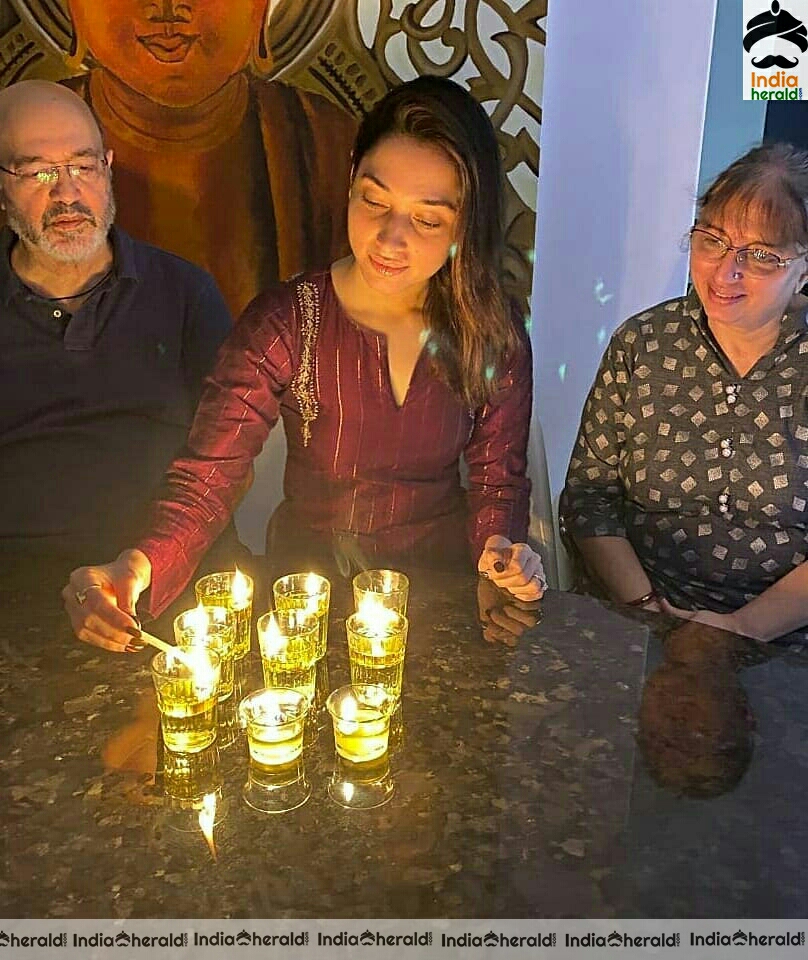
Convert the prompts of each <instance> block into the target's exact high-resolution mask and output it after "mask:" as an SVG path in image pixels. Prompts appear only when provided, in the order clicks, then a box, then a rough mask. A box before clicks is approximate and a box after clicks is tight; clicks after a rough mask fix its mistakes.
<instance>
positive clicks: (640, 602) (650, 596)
mask: <svg viewBox="0 0 808 960" xmlns="http://www.w3.org/2000/svg"><path fill="white" fill-rule="evenodd" d="M652 600H659V595H658V594H657V592H656V590H651V592H650V593H646V594H645V596H643V597H637V599H636V600H626V606H627V607H644V606H645V604H646V603H650V602H651V601H652Z"/></svg>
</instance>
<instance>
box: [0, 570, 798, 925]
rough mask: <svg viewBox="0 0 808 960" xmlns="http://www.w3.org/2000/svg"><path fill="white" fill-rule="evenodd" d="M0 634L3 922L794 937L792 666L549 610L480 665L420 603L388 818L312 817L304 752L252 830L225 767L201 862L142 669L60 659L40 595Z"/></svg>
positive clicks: (333, 674) (316, 757) (586, 604)
mask: <svg viewBox="0 0 808 960" xmlns="http://www.w3.org/2000/svg"><path fill="white" fill-rule="evenodd" d="M11 579H12V580H13V579H14V577H13V575H12V577H11ZM350 599H351V598H350V594H349V587H348V585H347V584H346V583H344V582H335V583H334V587H333V592H332V603H331V623H330V633H329V652H328V667H329V674H330V686H331V688H334V687H336V686H338V685H340V684H342V683H344V682H347V680H348V666H347V648H346V639H345V628H344V618H345V616H346V615H347V614H348V613H349V612H350V609H349V604H350ZM0 612H2V617H0V723H2V728H3V738H2V748H1V749H0V802H2V805H3V809H4V818H3V832H4V837H3V870H2V874H0V911H2V915H3V916H7V917H10V916H17V917H54V918H60V917H64V918H79V917H189V918H190V917H235V918H240V917H368V918H373V917H375V918H382V917H472V918H473V917H539V916H548V917H565V916H603V917H609V916H643V915H647V916H678V915H681V916H700V915H706V916H722V915H723V916H744V915H746V916H763V915H766V916H771V917H778V916H797V915H802V913H804V887H805V884H804V875H805V867H804V864H805V863H806V859H807V858H806V856H805V854H806V852H808V834H806V831H805V829H804V828H803V827H802V825H801V819H802V818H801V817H800V813H801V809H800V805H799V800H800V799H801V798H802V795H803V791H804V788H805V787H806V786H808V749H807V747H806V745H808V721H807V720H806V717H805V710H804V706H803V704H804V701H805V684H806V681H808V672H806V671H805V669H804V667H805V666H806V664H807V663H808V659H806V658H804V656H803V655H802V653H801V652H800V651H795V650H781V649H778V650H775V649H774V648H763V647H759V646H758V645H755V644H751V643H747V642H744V641H740V640H735V639H732V638H728V637H727V636H726V635H723V634H719V635H717V637H716V636H715V635H709V632H708V635H705V634H704V632H703V631H702V632H698V631H697V632H696V634H693V633H692V632H691V634H690V635H688V634H687V631H685V633H684V635H683V636H682V632H681V631H680V634H679V639H678V640H676V638H675V642H670V641H666V643H665V645H664V647H663V641H662V638H663V636H664V635H665V634H666V633H667V632H668V631H669V630H670V628H671V626H672V625H671V623H670V622H669V621H667V620H665V619H664V618H662V617H659V616H654V615H649V614H644V615H643V614H640V615H637V614H627V613H626V612H625V611H620V610H616V609H609V608H608V607H607V606H604V605H603V604H601V603H600V602H599V601H597V600H594V599H591V598H583V597H578V596H575V595H572V594H568V593H558V592H552V591H551V592H550V593H549V594H548V595H547V597H546V598H545V600H544V601H543V602H542V604H541V611H540V616H541V619H540V622H538V623H536V624H535V625H534V626H529V627H527V628H526V629H525V632H524V633H523V635H522V636H521V637H520V638H519V640H518V643H517V645H516V646H515V647H513V648H508V647H505V646H503V645H499V644H497V645H492V644H487V643H485V642H484V641H483V639H482V638H481V634H480V627H479V623H478V603H477V581H476V578H473V577H462V576H443V575H436V574H434V573H432V574H430V575H426V574H425V575H423V576H422V577H414V578H413V582H412V586H411V592H410V605H409V615H410V621H411V625H410V635H409V641H408V649H407V659H406V665H405V674H404V692H403V698H402V723H401V725H400V728H398V729H397V730H396V733H395V741H394V747H393V749H392V752H391V766H392V770H393V776H394V779H395V782H396V792H395V794H394V796H393V798H392V800H391V801H390V802H389V803H388V804H386V805H385V806H382V807H379V808H378V809H376V810H370V811H353V810H345V809H343V808H341V807H339V806H337V805H336V804H335V803H334V802H333V801H331V800H330V799H329V798H328V796H327V794H326V785H327V782H328V779H329V777H330V775H331V770H332V767H333V753H334V747H333V736H332V734H331V732H330V730H329V729H327V728H324V729H322V730H321V731H320V734H319V739H318V740H317V742H316V743H315V744H314V745H313V746H312V747H310V748H309V750H308V751H307V754H306V760H305V762H306V770H307V774H308V776H309V779H310V780H311V783H312V787H313V789H312V796H311V799H310V800H309V801H308V803H306V804H305V805H304V806H302V807H300V808H299V809H298V810H295V811H292V812H289V813H285V814H280V815H266V814H260V813H257V812H256V811H254V810H252V809H250V808H248V807H247V806H246V805H245V804H244V802H243V800H242V798H241V788H242V785H243V783H244V781H245V779H246V769H247V764H246V758H245V748H244V745H243V742H241V741H239V742H237V743H236V744H234V745H233V746H230V747H227V748H225V749H222V750H220V751H218V754H219V756H218V765H217V766H216V767H215V768H213V769H206V770H205V771H204V773H203V774H200V776H202V778H203V779H204V777H205V776H208V777H209V778H212V780H213V781H215V782H217V783H219V784H221V788H222V789H221V793H222V802H221V803H220V809H219V812H220V814H223V816H222V817H221V819H220V821H219V822H218V824H217V826H216V847H217V854H218V859H217V860H215V861H214V859H213V857H212V856H211V853H210V851H209V850H208V847H207V845H206V843H205V841H204V839H203V837H202V835H201V833H200V831H199V829H198V827H197V826H196V820H195V811H193V810H188V809H183V802H182V801H179V800H177V798H176V796H175V797H174V799H172V798H171V797H169V796H167V794H166V791H167V790H168V791H169V792H173V793H174V794H175V795H176V794H179V793H181V792H182V789H183V788H182V783H183V781H182V778H181V777H178V776H177V771H176V765H172V764H171V763H170V762H169V763H166V759H167V758H166V757H165V752H164V750H163V749H162V747H161V744H159V742H158V741H159V735H158V723H157V720H156V714H155V707H154V697H153V693H152V683H151V678H150V674H149V669H148V663H149V659H150V656H149V653H148V652H144V653H143V654H138V655H135V656H130V657H117V656H114V655H112V654H108V653H106V652H105V651H101V650H96V649H94V648H90V647H88V646H85V645H83V644H81V643H79V642H78V641H76V640H75V639H74V638H73V637H72V635H71V634H70V631H69V628H68V624H67V621H66V618H65V617H64V614H63V612H62V610H61V606H60V602H59V599H58V592H57V591H56V590H55V589H54V590H45V589H44V587H41V588H38V589H37V591H36V592H35V591H34V590H33V589H32V588H30V587H29V586H27V585H25V584H18V585H15V584H14V583H11V584H8V585H6V586H3V587H0ZM258 612H262V611H258V610H256V613H258ZM522 619H525V620H526V621H528V622H529V621H530V617H529V616H528V617H522ZM533 619H536V617H535V616H534V617H533ZM157 629H158V628H155V630H157ZM160 629H161V630H162V632H161V633H160V635H161V636H165V637H166V638H168V637H169V633H168V632H167V631H166V629H165V624H163V625H162V627H161V628H160ZM688 629H691V630H692V628H688ZM250 671H251V675H252V678H253V679H252V681H251V682H252V685H256V686H257V685H258V683H259V680H258V674H259V673H260V664H259V663H256V662H255V661H254V660H253V661H252V662H251V663H250ZM646 674H648V676H649V677H650V678H652V681H649V683H648V684H647V685H646V687H645V694H643V682H644V678H645V676H646ZM682 691H684V693H683V692H682ZM739 691H740V693H739ZM716 705H718V706H716ZM722 705H723V706H722ZM641 728H642V729H641ZM705 740H707V741H708V742H709V744H710V748H709V749H708V750H707V751H705V750H704V748H703V744H704V742H705ZM657 748H659V749H657ZM702 754H705V755H704V756H702ZM170 759H171V758H170V757H169V758H168V760H169V761H170ZM202 765H203V761H202V760H200V761H199V763H198V764H197V766H200V767H201V766H202ZM725 768H726V769H725ZM730 768H731V770H730ZM727 771H729V772H727ZM187 786H188V789H189V790H190V792H193V790H191V785H187ZM694 793H695V794H696V795H694ZM185 806H187V804H185ZM705 897H707V898H708V900H707V906H706V908H705V900H704V898H705Z"/></svg>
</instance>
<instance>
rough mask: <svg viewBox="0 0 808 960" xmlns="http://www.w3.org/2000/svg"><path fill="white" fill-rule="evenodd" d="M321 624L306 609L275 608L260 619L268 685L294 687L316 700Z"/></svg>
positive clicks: (264, 665)
mask: <svg viewBox="0 0 808 960" xmlns="http://www.w3.org/2000/svg"><path fill="white" fill-rule="evenodd" d="M318 637H319V626H318V622H317V617H316V616H315V615H314V614H313V613H307V612H306V611H305V610H273V611H272V613H265V614H264V615H263V616H262V617H260V618H259V620H258V644H259V646H260V648H261V664H262V666H263V670H264V685H265V686H266V687H270V688H272V687H291V688H292V689H293V690H298V691H300V693H302V694H304V695H305V696H306V697H307V698H308V700H309V703H313V702H314V690H315V679H316V667H317V644H318Z"/></svg>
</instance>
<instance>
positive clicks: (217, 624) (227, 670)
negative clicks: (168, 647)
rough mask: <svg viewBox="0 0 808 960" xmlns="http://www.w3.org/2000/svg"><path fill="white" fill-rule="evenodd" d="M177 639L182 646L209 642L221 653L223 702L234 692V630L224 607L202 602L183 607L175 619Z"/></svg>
mask: <svg viewBox="0 0 808 960" xmlns="http://www.w3.org/2000/svg"><path fill="white" fill-rule="evenodd" d="M174 640H175V642H176V644H177V646H178V647H179V648H180V649H181V650H190V649H192V648H193V647H195V646H203V647H205V646H207V647H210V648H211V649H212V650H215V651H216V653H218V654H219V660H220V662H221V671H220V678H219V691H218V698H219V701H220V702H221V701H222V700H226V699H227V698H228V697H230V696H232V694H233V660H234V655H235V631H234V629H233V623H232V620H231V618H230V616H229V614H228V611H227V610H226V609H225V608H224V607H210V606H204V605H203V604H201V603H200V604H199V605H198V606H196V607H192V608H191V609H190V610H184V611H183V612H182V613H180V614H179V615H178V616H177V617H176V618H175V619H174Z"/></svg>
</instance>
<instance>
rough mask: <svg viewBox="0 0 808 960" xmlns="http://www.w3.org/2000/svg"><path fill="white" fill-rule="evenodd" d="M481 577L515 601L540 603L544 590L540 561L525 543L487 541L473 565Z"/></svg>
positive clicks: (506, 540) (542, 570) (504, 540)
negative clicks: (511, 595)
mask: <svg viewBox="0 0 808 960" xmlns="http://www.w3.org/2000/svg"><path fill="white" fill-rule="evenodd" d="M477 570H478V571H479V573H480V576H481V577H484V578H485V579H487V580H490V581H491V582H492V583H494V584H496V585H497V586H498V587H501V588H502V589H503V590H507V591H508V592H509V593H512V594H513V595H514V596H515V597H516V598H517V599H518V600H540V599H541V598H542V597H543V596H544V591H545V590H546V589H547V581H546V580H545V578H544V567H543V566H542V562H541V557H540V556H539V555H538V553H536V552H535V551H534V550H531V548H530V547H529V546H528V545H527V544H526V543H511V541H510V540H508V539H507V537H489V538H488V539H487V540H486V541H485V549H484V550H483V552H482V554H481V555H480V559H479V561H478V562H477Z"/></svg>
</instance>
